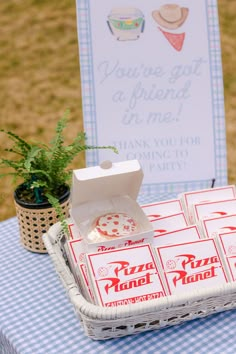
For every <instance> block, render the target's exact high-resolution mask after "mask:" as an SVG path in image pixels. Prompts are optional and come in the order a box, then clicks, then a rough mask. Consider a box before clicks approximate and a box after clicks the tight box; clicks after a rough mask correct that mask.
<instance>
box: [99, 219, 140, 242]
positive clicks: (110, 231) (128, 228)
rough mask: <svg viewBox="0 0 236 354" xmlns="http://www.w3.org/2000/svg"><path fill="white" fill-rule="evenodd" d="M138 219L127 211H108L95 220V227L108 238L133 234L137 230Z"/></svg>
mask: <svg viewBox="0 0 236 354" xmlns="http://www.w3.org/2000/svg"><path fill="white" fill-rule="evenodd" d="M137 228H138V227H137V223H136V221H135V220H134V219H133V218H132V217H131V216H129V215H128V214H126V213H108V214H105V215H102V216H99V217H98V218H97V219H96V220H95V229H96V231H98V233H99V234H100V235H101V236H103V237H107V238H115V237H120V236H126V235H132V234H133V233H134V232H136V231H137Z"/></svg>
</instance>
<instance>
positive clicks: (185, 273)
mask: <svg viewBox="0 0 236 354" xmlns="http://www.w3.org/2000/svg"><path fill="white" fill-rule="evenodd" d="M155 249H156V252H157V255H158V259H159V262H160V265H161V268H162V270H163V272H164V277H165V280H166V283H167V287H168V290H169V293H170V294H171V295H174V294H175V295H176V294H181V293H186V292H194V291H196V290H200V289H202V288H212V287H217V286H222V285H224V284H226V283H227V276H226V273H225V270H224V267H223V264H222V261H221V258H220V255H219V252H218V250H217V247H216V244H215V241H214V240H213V239H207V240H206V239H205V240H199V241H194V242H187V243H182V244H178V245H169V246H163V247H156V248H155Z"/></svg>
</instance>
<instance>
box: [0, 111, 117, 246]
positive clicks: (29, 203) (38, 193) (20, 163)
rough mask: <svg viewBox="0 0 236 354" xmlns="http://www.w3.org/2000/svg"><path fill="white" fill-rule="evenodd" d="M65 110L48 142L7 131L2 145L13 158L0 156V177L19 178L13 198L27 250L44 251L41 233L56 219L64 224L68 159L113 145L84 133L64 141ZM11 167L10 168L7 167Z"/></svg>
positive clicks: (68, 190) (68, 173)
mask: <svg viewBox="0 0 236 354" xmlns="http://www.w3.org/2000/svg"><path fill="white" fill-rule="evenodd" d="M68 113H69V112H68V111H67V112H66V113H65V114H64V116H63V117H62V118H61V119H60V120H59V121H58V123H57V126H56V130H55V137H54V139H53V140H52V141H51V142H50V143H49V144H48V145H46V144H44V143H34V142H27V141H25V140H24V139H22V138H21V137H19V136H18V135H17V134H15V133H13V132H10V131H5V130H0V132H2V133H4V134H7V135H8V137H9V138H10V140H11V141H12V143H13V145H12V148H10V149H5V151H7V152H8V153H10V154H13V155H14V158H13V159H8V158H2V159H0V167H1V168H4V169H5V168H7V172H5V171H4V173H2V174H0V178H1V177H4V176H6V175H11V176H12V177H13V178H14V180H15V179H18V178H19V179H21V183H20V184H18V185H17V187H16V189H15V192H14V202H15V206H16V212H17V217H18V222H19V228H20V239H21V244H22V245H23V246H24V247H25V248H26V249H28V250H30V251H33V252H38V253H46V252H47V251H46V248H45V246H44V243H43V240H42V234H43V233H44V232H46V231H47V229H48V228H49V227H50V226H51V225H53V224H54V223H55V222H57V221H61V222H62V224H64V227H65V224H66V223H65V219H66V218H67V217H68V215H69V196H70V182H71V170H69V165H70V163H71V162H72V161H73V160H74V158H75V157H76V156H77V155H78V154H79V153H80V152H82V151H85V150H88V149H107V148H108V149H112V150H113V151H114V152H117V151H116V149H115V148H114V147H112V146H90V145H86V144H85V140H86V136H85V133H83V132H80V133H78V134H77V135H76V136H75V138H74V139H73V141H72V143H71V144H69V145H65V142H64V136H63V133H64V129H65V127H66V126H67V123H68ZM8 168H10V171H9V170H8Z"/></svg>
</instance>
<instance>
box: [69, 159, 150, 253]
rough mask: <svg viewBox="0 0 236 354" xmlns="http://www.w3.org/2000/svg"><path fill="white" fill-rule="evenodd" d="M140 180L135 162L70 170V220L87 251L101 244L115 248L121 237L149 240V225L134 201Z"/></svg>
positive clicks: (140, 171) (105, 164) (107, 162)
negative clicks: (84, 243)
mask: <svg viewBox="0 0 236 354" xmlns="http://www.w3.org/2000/svg"><path fill="white" fill-rule="evenodd" d="M142 180H143V171H142V169H141V166H140V164H139V162H138V161H137V160H129V161H123V162H116V163H111V162H110V161H106V162H104V163H102V164H101V165H100V166H94V167H88V168H82V169H79V170H74V171H73V183H72V193H71V217H72V220H73V221H74V223H75V225H76V226H77V227H78V229H79V232H80V234H81V235H82V237H83V239H84V240H85V242H86V245H87V251H88V252H91V251H94V245H95V244H96V246H97V247H100V246H103V245H104V242H106V243H107V245H108V244H109V242H110V243H111V245H112V246H111V247H113V246H114V243H115V244H116V247H117V246H118V245H119V244H120V240H121V238H128V239H130V238H133V237H134V238H135V241H138V240H140V242H141V240H142V239H145V240H147V241H150V242H151V241H152V238H153V229H152V225H151V223H150V221H149V220H148V218H147V216H146V215H145V213H144V211H143V209H142V208H141V206H140V205H139V204H138V202H137V200H136V199H137V197H138V194H139V190H140V187H141V183H142ZM107 247H110V246H109V245H108V246H107Z"/></svg>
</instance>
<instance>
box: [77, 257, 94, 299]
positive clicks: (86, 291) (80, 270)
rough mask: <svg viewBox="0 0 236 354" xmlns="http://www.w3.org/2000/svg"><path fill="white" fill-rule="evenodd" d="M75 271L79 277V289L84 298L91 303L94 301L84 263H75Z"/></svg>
mask: <svg viewBox="0 0 236 354" xmlns="http://www.w3.org/2000/svg"><path fill="white" fill-rule="evenodd" d="M76 273H77V274H78V277H79V280H80V282H79V284H80V289H81V292H82V294H83V296H84V297H85V299H86V300H87V301H89V302H91V303H94V295H93V290H92V288H91V285H90V283H89V278H88V270H87V266H86V264H85V263H79V264H77V268H76Z"/></svg>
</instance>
